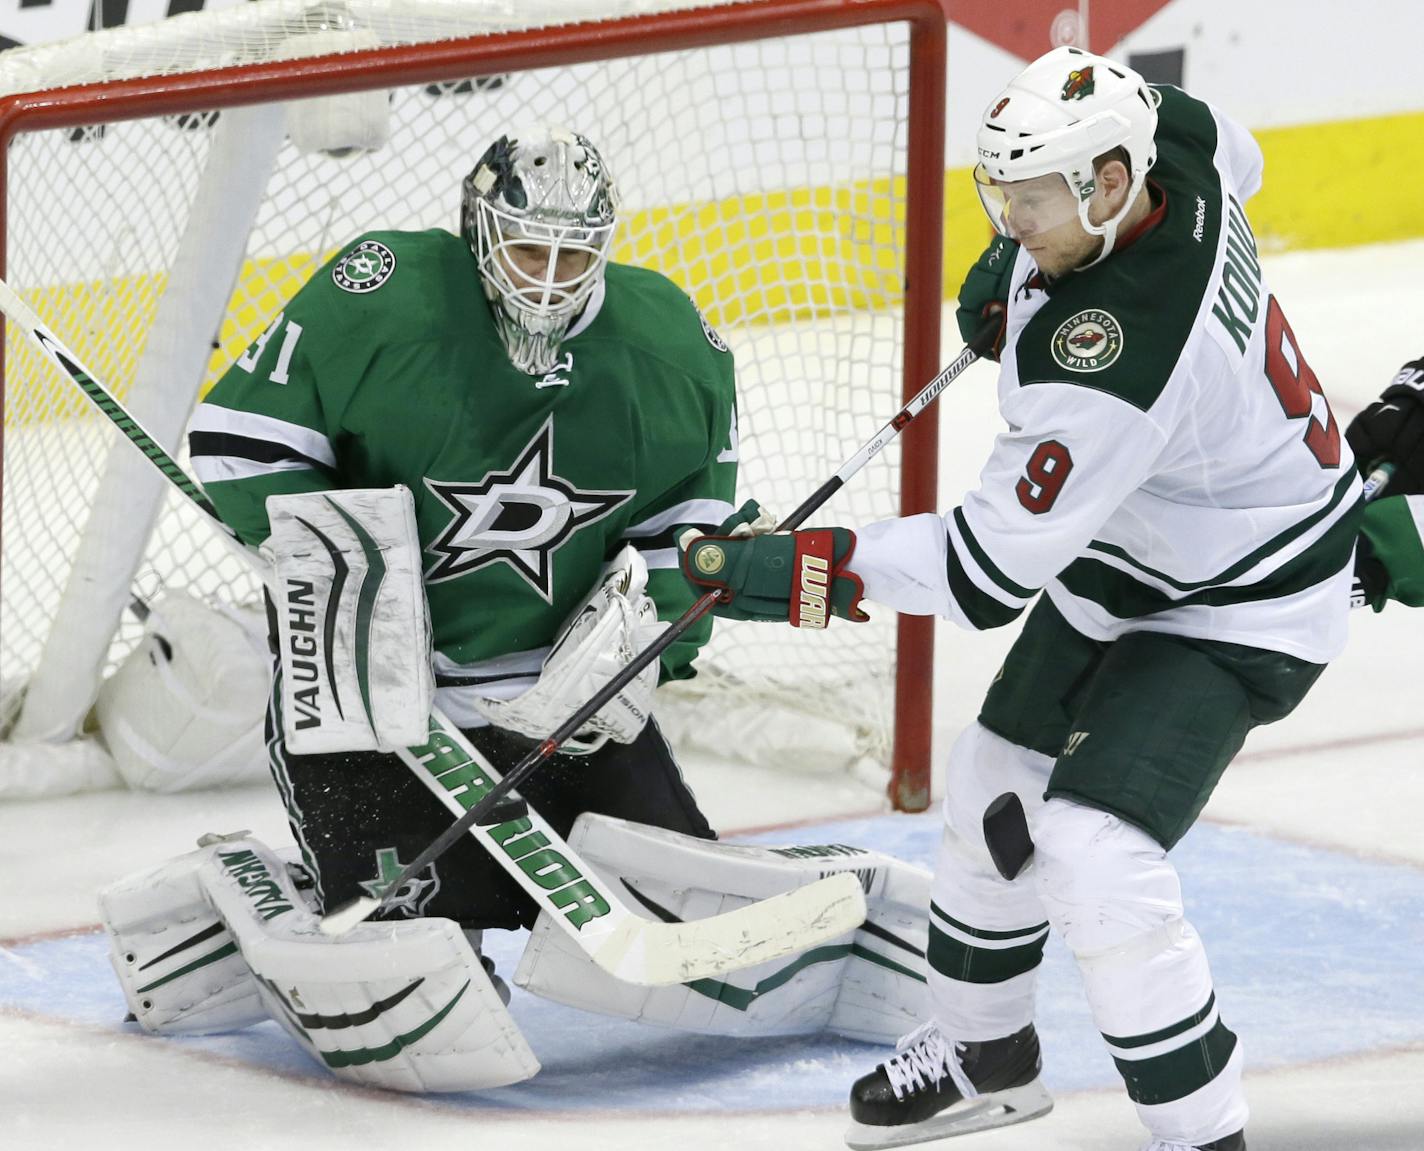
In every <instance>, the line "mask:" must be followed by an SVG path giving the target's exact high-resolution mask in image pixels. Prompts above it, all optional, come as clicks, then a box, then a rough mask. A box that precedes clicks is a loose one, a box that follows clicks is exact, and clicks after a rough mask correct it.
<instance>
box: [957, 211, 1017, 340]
mask: <svg viewBox="0 0 1424 1151" xmlns="http://www.w3.org/2000/svg"><path fill="white" fill-rule="evenodd" d="M1018 254H1019V246H1018V244H1017V243H1015V242H1014V241H1013V240H1010V239H1007V238H1006V237H1004V236H995V237H994V242H993V243H992V244H990V245H989V246H988V247H987V248H985V249H984V252H983V254H982V255H980V257H979V258H978V259H977V260H975V261H974V266H973V267H972V268H970V269H969V275H967V276H965V277H964V285H963V287H961V288H960V289H959V309H958V311H956V312H955V313H954V318H955V319H956V320H958V321H959V331H960V334H961V335H963V336H964V342H965V343H966V344H968V345H969V346H970V347H972V348H973V349H974V350H975V351H976V352H978V353H979V354H980V355H981V356H982V357H984V358H985V359H986V360H995V361H997V360H998V358H999V353H1000V352H1002V351H1003V350H1004V336H1005V334H1006V332H1007V328H1008V320H1009V286H1010V281H1011V280H1012V279H1013V275H1014V261H1015V260H1016V259H1017V258H1018ZM991 318H996V319H997V320H998V323H997V324H996V325H992V324H987V323H986V321H987V320H989V319H991ZM986 327H987V328H988V332H987V334H986V333H985V330H984V329H985V328H986Z"/></svg>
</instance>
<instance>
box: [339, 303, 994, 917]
mask: <svg viewBox="0 0 1424 1151" xmlns="http://www.w3.org/2000/svg"><path fill="white" fill-rule="evenodd" d="M1000 324H1001V319H1000V318H999V317H997V316H995V317H993V318H992V319H991V320H990V321H989V322H988V323H986V324H984V325H983V327H981V328H980V329H979V331H977V332H975V333H974V337H973V339H972V340H970V342H969V344H968V345H966V346H965V348H964V350H963V351H962V352H960V353H959V355H958V356H956V357H955V358H954V360H953V362H952V363H950V364H949V365H948V366H947V367H946V368H945V369H944V370H943V371H941V372H940V373H939V375H937V376H935V378H934V379H932V380H931V381H930V382H929V383H928V384H926V385H925V386H924V387H923V388H921V389H920V391H919V392H918V393H917V394H916V396H915V397H914V399H912V400H911V401H910V402H909V403H907V404H906V405H905V406H904V407H903V408H901V409H900V410H899V412H897V413H896V414H895V418H894V419H892V420H891V421H890V422H889V423H887V424H886V425H885V426H884V427H883V428H881V429H880V430H879V431H878V432H876V433H875V435H874V436H872V437H871V438H870V439H869V440H867V441H866V442H865V443H864V444H863V445H862V446H861V448H860V450H859V451H857V452H856V453H855V454H854V455H853V456H851V457H850V459H848V460H846V462H845V463H844V464H842V465H841V467H840V469H839V470H838V471H837V472H836V474H835V475H833V476H832V477H831V478H830V479H828V480H827V481H826V482H825V483H823V484H822V485H821V486H820V487H818V488H817V489H816V490H815V491H814V492H812V493H811V495H810V496H809V497H808V498H807V499H806V500H805V501H803V502H802V503H801V505H800V506H799V507H797V508H796V510H795V511H793V512H792V513H791V514H790V515H789V516H787V517H786V518H785V519H784V520H782V521H781V522H780V523H779V524H778V525H777V527H776V530H777V531H793V530H795V529H796V528H798V527H800V526H801V525H802V524H803V523H805V522H806V518H807V517H808V516H810V515H811V513H812V512H814V511H815V510H816V509H817V508H819V507H820V506H821V505H822V504H824V503H825V502H826V501H827V500H828V499H830V498H831V497H832V496H833V495H835V494H836V492H838V491H840V489H841V488H842V487H844V486H845V483H846V481H847V480H849V479H850V478H851V476H853V475H855V473H856V472H858V471H860V469H861V468H863V467H864V466H865V465H866V464H867V463H869V462H870V460H872V459H873V458H874V457H875V456H877V455H879V454H880V452H881V450H882V449H883V448H884V447H885V446H886V445H887V444H888V443H890V441H891V440H893V439H894V438H895V437H896V436H898V435H899V434H900V432H901V431H902V430H903V429H904V428H905V426H906V425H907V424H909V423H910V421H911V420H913V419H914V418H915V417H916V416H918V415H919V414H920V413H921V412H923V411H924V410H925V409H926V408H928V407H929V406H930V405H931V404H932V403H934V402H935V400H937V399H938V398H939V394H940V393H941V392H942V391H944V389H945V388H947V387H948V386H949V385H950V383H951V382H952V381H953V380H954V379H955V377H956V376H958V375H959V374H960V373H961V372H963V371H964V369H965V368H967V367H968V366H969V365H970V364H972V363H973V362H974V361H975V360H977V359H979V357H980V356H981V355H982V354H983V352H984V351H985V350H987V349H988V348H990V347H992V346H993V342H994V337H995V336H996V335H997V334H998V331H999V327H1000ZM721 594H722V593H721V592H718V591H709V592H707V593H706V594H704V595H702V596H701V597H699V598H698V599H697V600H696V601H695V602H694V603H693V605H692V606H691V607H689V608H688V609H687V610H686V611H685V612H683V613H682V615H680V616H679V617H678V618H677V619H676V620H674V621H673V622H672V623H671V624H669V625H668V627H667V628H666V629H665V630H664V631H663V633H662V634H661V635H659V636H658V638H657V639H655V640H654V641H653V642H652V643H650V644H649V645H648V646H647V647H645V648H643V649H642V650H641V651H640V652H638V654H637V655H635V656H634V657H633V658H632V659H631V660H629V661H628V663H627V664H625V665H624V666H623V668H622V669H621V670H620V671H619V672H618V674H617V675H615V676H614V677H613V678H612V679H610V680H609V681H608V682H607V683H606V684H604V685H603V687H601V688H600V689H599V690H598V691H596V692H594V694H593V695H592V696H590V697H589V699H588V700H587V702H585V703H584V705H583V706H582V707H580V708H579V709H578V710H577V711H576V712H574V714H573V715H571V716H569V718H568V719H567V720H565V721H564V722H563V723H562V724H560V725H559V726H558V727H557V728H555V729H554V731H553V733H552V734H550V736H549V738H548V739H546V740H544V741H543V742H542V743H540V744H539V745H538V746H537V747H534V748H533V749H531V750H530V752H529V754H528V755H526V756H525V757H524V758H523V759H521V760H520V761H519V762H518V763H517V764H515V766H514V768H513V769H512V770H511V771H509V772H508V773H507V774H506V775H505V776H504V778H503V779H501V780H500V781H499V782H498V783H497V784H495V786H494V788H493V789H492V790H491V791H489V792H488V793H486V794H485V796H484V797H483V798H482V799H481V800H480V801H479V802H478V803H477V804H475V805H474V806H473V807H471V808H470V809H469V810H468V811H467V812H465V814H464V815H462V816H460V818H459V819H457V820H456V821H455V822H454V823H452V824H451V825H450V826H449V827H447V828H446V829H445V830H444V831H442V832H441V833H440V835H439V836H438V837H436V838H435V839H433V840H432V841H431V842H430V843H429V844H428V845H426V847H425V850H423V851H422V852H421V853H420V854H419V855H417V856H416V857H415V859H413V860H412V861H411V862H410V863H408V864H406V866H405V870H403V871H402V872H401V873H400V874H399V875H398V876H396V877H395V879H394V880H392V881H391V883H390V885H389V886H387V887H386V889H385V892H384V894H383V895H382V897H381V899H380V900H376V899H353V900H351V901H349V902H348V903H345V904H343V905H342V906H341V907H338V908H337V909H336V910H335V911H333V912H331V913H330V914H328V915H327V916H326V918H325V919H324V920H323V929H325V925H326V922H327V921H328V920H330V921H332V922H333V926H334V927H335V925H337V924H339V925H340V926H339V929H340V930H345V929H346V927H347V926H349V925H350V924H349V922H348V921H354V922H360V921H361V920H362V919H365V918H367V917H368V916H370V915H372V914H374V913H375V912H376V910H377V909H378V908H379V907H380V906H381V905H382V904H384V903H385V901H386V900H387V899H389V898H391V897H392V896H393V895H394V894H395V893H396V892H397V891H399V890H400V889H401V886H402V885H403V884H405V883H406V882H407V881H409V880H410V879H412V878H414V877H415V876H417V875H419V874H420V872H421V871H422V870H423V869H424V868H426V867H428V866H429V865H430V864H431V863H432V862H433V861H434V860H436V859H438V858H439V857H440V856H441V855H443V854H444V853H445V852H446V851H448V850H449V849H450V847H451V846H453V845H454V844H455V843H456V841H458V840H459V839H460V837H461V836H462V835H464V834H465V832H466V831H468V830H469V829H470V827H472V826H473V825H475V824H477V823H480V822H481V821H483V820H488V819H489V818H490V816H491V813H492V812H494V811H495V809H496V808H497V807H498V806H499V804H500V802H501V801H502V800H503V799H504V797H505V796H506V795H508V794H509V793H510V792H511V791H513V790H514V789H515V788H516V787H518V786H519V785H520V784H521V783H522V782H523V781H524V780H526V779H528V778H529V776H530V775H532V774H533V773H534V772H535V771H537V770H538V768H539V765H540V764H542V763H543V762H544V761H545V760H547V759H549V758H550V757H551V756H552V755H553V754H554V753H555V752H556V751H558V750H559V746H560V745H561V744H562V743H563V742H564V741H565V740H566V739H569V738H570V737H572V736H573V735H574V734H576V733H577V732H578V730H579V729H580V728H581V727H583V725H584V724H585V723H587V722H588V721H589V720H590V719H591V718H592V717H593V716H594V715H596V714H597V713H598V711H599V709H601V708H602V707H603V705H604V704H606V703H607V702H608V701H609V700H611V699H612V698H613V697H614V696H615V695H617V694H618V693H619V692H620V691H622V690H623V688H624V687H625V686H626V685H627V684H628V683H629V682H630V681H632V680H633V679H634V678H635V677H636V676H637V675H638V674H639V672H641V671H642V670H643V669H644V668H645V667H647V666H648V665H649V664H651V663H652V662H653V660H655V659H657V658H658V656H660V655H661V654H662V653H663V652H664V651H666V650H667V649H668V648H669V647H670V646H671V645H672V644H674V643H676V642H677V640H678V639H679V637H681V636H682V635H683V634H684V633H685V632H686V631H687V629H688V628H690V627H691V626H692V625H693V624H695V623H696V622H697V621H698V620H700V619H701V618H702V617H703V616H705V615H706V614H707V613H708V612H709V611H711V610H712V608H713V606H714V605H715V604H716V603H717V601H718V599H719V598H720V597H721Z"/></svg>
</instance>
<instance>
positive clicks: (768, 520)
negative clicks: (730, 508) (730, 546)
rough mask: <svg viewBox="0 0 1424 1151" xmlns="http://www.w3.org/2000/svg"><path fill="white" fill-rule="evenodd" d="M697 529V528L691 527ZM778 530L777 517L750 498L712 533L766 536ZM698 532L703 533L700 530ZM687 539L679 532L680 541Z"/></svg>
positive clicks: (717, 534)
mask: <svg viewBox="0 0 1424 1151" xmlns="http://www.w3.org/2000/svg"><path fill="white" fill-rule="evenodd" d="M690 530H693V531H695V529H690ZM775 530H776V517H775V516H774V515H772V514H771V512H769V511H767V510H766V508H764V507H762V506H761V504H759V503H757V502H756V500H748V501H747V502H746V503H744V504H743V505H742V506H741V507H739V508H738V509H737V510H736V511H734V512H733V513H732V514H731V515H729V516H728V517H727V518H726V519H724V520H723V521H722V522H721V523H720V524H718V525H717V530H716V531H715V532H713V533H712V534H713V535H715V536H764V535H766V534H767V533H768V532H773V531H775ZM696 534H699V535H700V534H701V533H700V532H698V533H696ZM684 539H685V533H683V532H679V533H678V542H679V543H681V542H682V541H683V540H684Z"/></svg>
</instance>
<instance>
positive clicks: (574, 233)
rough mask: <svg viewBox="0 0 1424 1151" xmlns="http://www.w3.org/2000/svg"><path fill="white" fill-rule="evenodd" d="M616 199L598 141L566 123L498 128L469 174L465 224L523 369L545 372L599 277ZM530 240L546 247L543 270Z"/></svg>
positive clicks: (507, 341)
mask: <svg viewBox="0 0 1424 1151" xmlns="http://www.w3.org/2000/svg"><path fill="white" fill-rule="evenodd" d="M616 208H617V194H616V192H615V190H614V186H613V179H612V176H611V175H610V174H609V172H608V169H607V167H606V166H605V165H604V163H603V158H602V157H601V156H600V155H599V154H598V150H597V149H596V148H594V146H593V145H592V144H591V143H589V142H588V140H586V139H585V138H584V137H583V136H580V135H578V134H577V133H575V132H570V131H567V130H565V129H561V128H551V129H546V130H544V131H542V132H540V133H536V134H534V135H532V136H530V137H528V138H526V139H513V138H511V137H509V136H501V137H500V138H499V139H498V140H496V141H495V142H494V143H493V144H491V145H490V147H489V148H488V149H487V150H486V151H485V154H484V155H483V156H481V157H480V159H479V161H478V162H477V163H476V164H475V167H474V170H473V171H472V172H471V173H470V174H469V175H468V176H466V177H465V182H464V196H463V202H462V207H461V213H460V223H461V230H462V231H463V233H464V236H465V239H466V241H467V242H468V243H469V245H470V250H471V251H472V252H473V253H474V255H475V259H477V260H478V261H479V268H480V279H481V281H482V282H483V284H484V289H485V295H486V296H487V297H488V298H489V301H490V306H491V308H492V310H493V312H494V321H495V328H496V329H497V330H498V332H499V335H500V339H501V340H502V341H503V343H504V347H505V350H506V351H507V352H508V353H509V359H510V362H511V363H513V364H514V366H515V367H516V368H518V369H519V370H520V371H521V372H529V373H532V374H536V375H539V374H543V373H545V372H548V371H551V370H552V369H553V367H554V365H555V364H556V363H557V362H558V359H559V347H560V344H561V343H562V342H563V339H564V336H565V334H566V333H567V332H568V330H569V326H570V325H571V324H572V323H573V322H574V320H575V319H576V318H577V317H578V315H579V313H580V312H582V311H583V309H584V307H585V305H587V303H588V301H589V298H590V297H591V296H592V295H593V293H594V291H595V290H596V289H597V288H598V286H599V285H600V284H602V282H603V272H604V269H605V267H606V266H607V264H608V251H609V248H610V247H611V245H612V242H613V231H614V228H615V226H616V223H617V220H616V215H615V211H616ZM531 248H533V249H543V251H542V252H540V253H539V261H538V262H539V263H540V264H542V271H540V272H535V271H533V270H531V268H530V263H529V261H528V256H527V254H528V251H529V250H530V249H531ZM516 250H518V251H517V253H516ZM516 254H518V255H519V256H521V257H522V259H521V260H519V261H516V259H515V255H516ZM579 254H583V255H584V256H585V257H586V258H585V259H584V260H582V261H580V260H578V259H577V256H578V255H579ZM561 256H563V257H564V259H563V260H561V259H560V257H561ZM571 257H573V258H571Z"/></svg>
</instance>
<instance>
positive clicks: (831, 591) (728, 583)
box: [678, 500, 870, 628]
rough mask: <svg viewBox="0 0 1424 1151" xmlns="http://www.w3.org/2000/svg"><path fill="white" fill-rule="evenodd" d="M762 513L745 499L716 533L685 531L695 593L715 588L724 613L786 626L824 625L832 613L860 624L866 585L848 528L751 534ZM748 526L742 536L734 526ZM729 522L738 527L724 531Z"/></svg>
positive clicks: (686, 564)
mask: <svg viewBox="0 0 1424 1151" xmlns="http://www.w3.org/2000/svg"><path fill="white" fill-rule="evenodd" d="M763 516H764V513H762V512H761V509H760V507H759V506H758V505H757V504H756V502H755V501H754V500H753V501H748V503H746V504H744V505H743V507H742V509H741V511H740V512H738V513H737V515H736V516H733V517H732V519H731V520H728V521H727V523H724V524H723V525H722V526H721V528H720V529H719V534H718V535H710V536H704V535H697V534H695V533H693V532H687V533H685V534H684V535H683V536H682V538H681V539H680V540H679V541H678V542H679V546H680V547H681V549H682V572H683V575H685V576H686V577H687V579H688V581H689V582H690V583H692V584H693V585H694V586H695V588H696V590H697V592H698V594H702V593H705V592H706V591H707V590H708V589H709V588H711V589H716V590H718V591H720V592H721V593H722V598H721V599H720V600H719V601H718V602H717V605H716V606H715V607H714V608H713V609H712V611H713V613H714V614H716V615H719V616H722V617H724V618H726V619H750V620H758V621H762V622H776V623H780V622H783V621H785V622H789V623H790V624H791V626H792V627H810V628H823V627H825V626H826V624H827V623H829V622H830V617H831V616H832V615H837V616H840V618H841V619H848V620H852V621H853V622H855V623H862V622H864V621H865V620H868V619H869V618H870V617H869V616H868V615H866V613H865V612H864V611H862V610H861V607H860V600H861V596H862V595H864V593H865V589H864V587H863V586H862V584H861V581H860V577H859V576H858V575H856V574H855V573H854V572H853V571H851V570H850V568H849V564H850V560H851V557H852V556H853V555H854V554H855V533H854V532H853V531H851V530H849V529H848V528H813V529H810V530H807V531H795V532H773V533H769V534H758V533H757V525H758V524H759V523H764V522H765V520H764V518H761V517H763ZM741 524H746V525H747V534H745V535H744V534H741V531H740V525H741ZM729 525H738V526H735V527H733V528H732V529H731V530H730V531H728V530H726V529H728V526H729Z"/></svg>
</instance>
